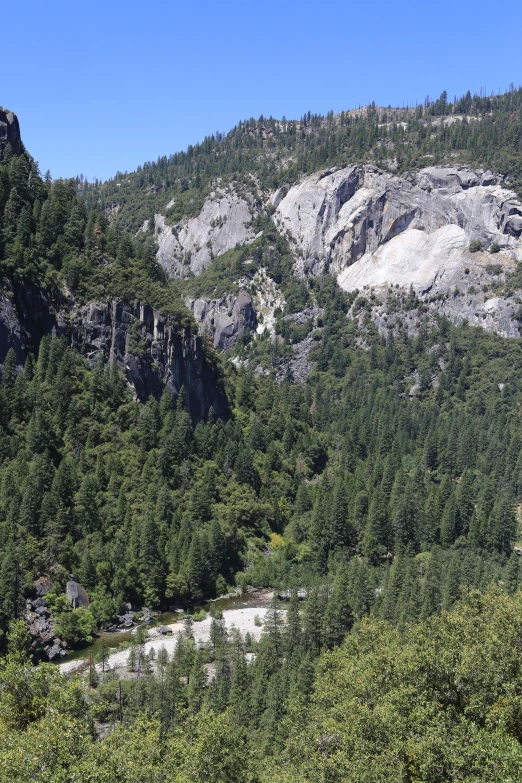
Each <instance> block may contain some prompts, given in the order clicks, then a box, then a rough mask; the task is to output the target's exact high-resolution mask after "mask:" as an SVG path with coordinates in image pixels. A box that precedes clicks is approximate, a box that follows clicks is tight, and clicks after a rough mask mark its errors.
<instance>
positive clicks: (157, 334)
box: [0, 286, 228, 421]
mask: <svg viewBox="0 0 522 783" xmlns="http://www.w3.org/2000/svg"><path fill="white" fill-rule="evenodd" d="M56 310H57V308H56V304H55V306H53V305H52V304H51V302H50V300H49V297H48V295H47V294H46V292H44V291H43V290H42V289H40V288H37V287H35V286H33V287H31V286H27V287H20V288H17V289H15V290H14V291H11V292H9V295H7V293H5V294H3V295H2V296H0V364H3V362H4V360H5V357H6V354H7V352H8V350H9V349H10V348H13V349H14V351H15V353H16V356H17V360H18V364H19V365H23V363H24V359H25V355H26V353H27V352H28V351H31V352H33V353H36V352H37V350H38V345H39V343H40V340H41V338H42V336H43V335H45V334H51V333H53V332H54V333H57V334H60V335H63V336H64V337H65V338H66V339H67V341H68V342H69V344H70V345H72V346H74V347H75V348H77V349H78V350H79V352H80V353H81V354H82V355H83V356H85V357H86V358H87V359H88V360H89V361H90V363H91V364H92V365H94V364H96V362H97V360H98V357H99V356H100V355H103V356H104V358H105V359H106V360H107V361H116V362H117V364H118V365H119V366H120V367H122V368H123V369H124V371H125V374H126V377H127V380H128V381H129V383H130V384H131V385H132V386H133V387H134V389H135V392H136V396H137V397H138V398H139V399H140V400H142V401H144V400H146V399H147V398H148V397H149V395H151V394H153V395H155V396H158V397H159V396H160V395H161V392H162V391H163V388H164V386H165V384H167V385H168V386H169V388H170V389H171V391H172V393H173V395H174V397H176V396H177V394H178V392H179V390H180V388H181V386H185V390H186V395H187V404H188V408H189V411H190V414H191V416H192V418H193V420H194V421H199V420H200V419H201V418H205V417H206V415H207V412H208V410H209V408H210V407H211V406H213V407H214V409H215V411H216V414H217V415H218V416H224V415H226V412H227V407H228V403H227V399H226V395H225V392H224V388H223V384H222V382H221V379H220V378H219V377H218V374H217V371H216V369H215V368H214V367H213V366H212V365H211V364H209V363H208V362H207V360H206V357H205V351H204V347H203V344H202V341H201V338H200V337H198V336H195V335H192V334H191V333H190V332H189V331H187V330H185V331H182V332H180V331H178V330H177V329H176V328H175V326H174V325H172V324H171V323H169V319H168V318H167V317H165V316H164V315H162V314H161V313H160V312H159V311H158V310H155V309H154V308H152V307H149V306H148V305H144V304H142V303H141V302H137V301H136V302H134V303H133V304H130V303H128V302H122V301H113V302H90V303H89V304H88V305H85V306H84V307H77V306H75V305H74V303H72V302H67V301H65V300H64V299H62V301H61V306H60V308H59V309H58V312H56Z"/></svg>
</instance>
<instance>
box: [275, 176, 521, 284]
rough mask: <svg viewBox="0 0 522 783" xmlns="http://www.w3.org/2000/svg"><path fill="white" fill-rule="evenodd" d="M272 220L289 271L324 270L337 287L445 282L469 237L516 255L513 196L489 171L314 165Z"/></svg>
mask: <svg viewBox="0 0 522 783" xmlns="http://www.w3.org/2000/svg"><path fill="white" fill-rule="evenodd" d="M276 220H277V223H278V225H279V228H280V230H282V231H284V232H288V233H289V235H290V236H291V238H292V240H293V242H294V244H295V246H296V248H297V251H298V254H299V260H298V262H297V264H296V270H297V271H298V273H300V274H303V273H311V274H314V275H315V274H319V273H321V272H323V271H325V270H329V271H330V272H332V273H333V274H336V275H337V276H338V281H339V284H340V285H341V286H342V287H343V288H345V289H346V290H353V289H355V288H359V289H360V288H363V287H364V286H389V285H395V284H397V283H398V284H399V285H408V286H409V285H413V286H414V288H415V289H416V290H417V291H418V292H420V293H426V292H428V291H431V292H440V291H448V290H450V288H451V286H452V285H453V284H454V273H455V271H456V270H457V269H458V268H460V267H462V268H463V267H464V266H465V265H466V264H467V263H468V261H469V258H468V255H467V250H468V247H469V245H470V242H471V241H473V240H478V241H479V242H481V243H482V244H483V245H484V246H486V247H489V246H491V245H492V244H493V243H496V244H498V245H499V247H500V249H501V251H502V253H503V254H505V255H506V257H508V258H510V259H513V260H518V259H522V243H521V241H520V237H521V235H522V204H521V203H520V201H519V200H518V199H517V197H516V196H515V194H514V193H512V192H511V191H509V190H507V189H506V188H505V187H503V184H502V178H501V177H499V176H496V175H493V174H491V173H490V172H483V171H469V170H466V169H460V168H459V169H457V168H435V167H433V168H426V169H423V170H421V171H420V172H418V173H417V174H415V175H411V176H409V177H398V176H393V175H391V174H389V173H387V172H384V171H381V170H380V169H377V168H375V167H373V166H366V167H360V166H348V167H344V168H338V169H334V170H331V171H323V172H318V173H316V174H313V175H311V176H309V177H305V178H304V179H303V180H302V181H301V182H300V183H298V184H297V185H295V186H294V187H292V188H291V189H290V190H289V192H288V193H287V195H286V196H285V197H284V198H283V199H282V201H281V202H280V204H279V206H278V207H277V210H276Z"/></svg>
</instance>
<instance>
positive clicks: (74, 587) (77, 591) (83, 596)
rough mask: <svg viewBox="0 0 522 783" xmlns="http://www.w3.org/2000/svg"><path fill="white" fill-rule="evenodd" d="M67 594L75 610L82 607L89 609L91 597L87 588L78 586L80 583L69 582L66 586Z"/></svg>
mask: <svg viewBox="0 0 522 783" xmlns="http://www.w3.org/2000/svg"><path fill="white" fill-rule="evenodd" d="M65 593H66V595H67V598H68V599H69V601H70V602H71V606H72V608H73V609H79V608H80V607H83V608H84V609H87V608H88V606H89V596H88V595H87V592H86V590H85V588H84V587H82V585H80V584H78V582H74V581H73V580H70V581H69V582H67V584H66V585H65Z"/></svg>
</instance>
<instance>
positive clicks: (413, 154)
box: [78, 88, 522, 231]
mask: <svg viewBox="0 0 522 783" xmlns="http://www.w3.org/2000/svg"><path fill="white" fill-rule="evenodd" d="M521 139H522V89H521V88H519V89H516V90H515V89H513V90H512V91H511V92H509V93H505V94H504V95H497V96H490V97H486V96H484V97H481V96H479V95H473V96H472V95H471V93H470V92H468V93H466V95H464V96H463V97H461V98H459V99H458V98H455V99H454V100H453V101H451V100H448V95H447V93H446V92H443V93H442V94H441V96H440V97H439V98H438V99H437V100H430V99H429V98H427V99H426V101H425V103H424V105H421V106H418V107H416V108H410V109H392V108H391V107H388V108H383V107H376V106H375V105H372V106H369V107H367V108H365V109H363V110H353V111H348V112H341V114H338V115H334V114H333V112H330V113H329V114H328V115H326V116H322V115H319V114H311V113H310V112H308V113H306V114H304V115H303V116H302V117H301V118H300V119H299V120H286V119H285V118H282V119H274V118H273V117H269V118H266V117H260V118H259V119H258V120H255V119H250V120H247V121H244V122H241V123H239V124H238V125H237V126H236V127H235V128H233V129H232V130H231V131H230V132H229V133H226V134H223V133H216V134H214V135H212V136H208V137H206V138H205V139H204V140H203V141H202V142H201V143H198V144H194V145H191V146H190V147H188V149H187V150H186V151H185V152H177V153H175V154H173V155H170V156H164V157H161V158H159V159H158V160H157V161H151V162H148V163H145V164H143V166H141V167H139V168H138V170H137V171H136V172H132V173H128V172H125V173H122V172H118V173H117V174H116V176H115V177H114V178H113V179H111V180H109V181H107V182H105V183H98V184H96V185H95V186H94V187H93V186H92V184H89V183H87V182H85V183H80V182H79V181H78V185H79V186H80V189H81V190H82V192H83V194H84V197H85V199H86V200H87V203H93V204H95V205H101V206H104V207H106V208H108V209H109V210H110V211H112V210H113V209H114V208H118V219H119V221H121V223H122V225H124V226H125V227H126V228H130V229H131V230H133V231H137V230H138V229H139V228H140V226H142V224H143V222H144V221H145V220H148V219H149V218H150V217H151V215H153V214H154V213H155V212H156V213H157V212H162V210H163V209H164V207H165V204H166V203H167V201H169V199H174V201H175V204H173V205H172V206H171V208H170V211H169V212H168V213H167V217H168V219H169V221H171V222H172V223H175V222H176V221H178V220H179V219H180V218H182V217H184V216H187V215H195V214H197V212H198V211H199V210H200V209H201V207H202V205H203V201H204V198H205V197H206V196H208V194H209V193H210V192H211V191H212V190H213V189H214V188H215V185H216V181H218V178H221V181H223V182H226V181H227V180H234V181H239V182H241V183H242V184H243V186H244V187H246V188H247V189H248V188H250V187H251V184H252V182H253V181H254V180H257V181H258V183H259V185H260V187H261V190H266V189H270V190H275V189H277V188H279V187H281V186H283V185H286V184H288V183H292V182H294V181H295V180H296V179H298V178H299V177H300V176H302V175H303V174H308V173H311V172H313V171H318V170H319V169H324V168H327V167H332V166H337V165H343V164H346V163H350V164H353V163H375V164H376V165H378V166H381V167H384V168H387V167H390V168H391V169H392V170H394V171H397V172H399V173H403V172H407V171H412V170H414V169H416V168H421V167H422V166H428V165H439V164H449V165H456V164H458V163H461V164H466V165H471V166H473V165H477V166H483V167H485V168H490V169H491V170H492V171H498V172H500V173H501V174H505V175H506V176H508V178H509V179H510V181H511V182H512V183H513V185H514V186H515V189H516V190H517V191H518V192H519V194H520V193H522V157H521V154H522V153H521V151H520V148H521ZM165 196H167V198H165Z"/></svg>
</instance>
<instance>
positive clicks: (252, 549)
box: [0, 90, 522, 783]
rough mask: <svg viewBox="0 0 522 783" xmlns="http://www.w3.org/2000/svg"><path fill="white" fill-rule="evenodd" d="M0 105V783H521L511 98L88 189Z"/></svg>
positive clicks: (305, 130) (264, 135)
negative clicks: (42, 163) (256, 632)
mask: <svg viewBox="0 0 522 783" xmlns="http://www.w3.org/2000/svg"><path fill="white" fill-rule="evenodd" d="M1 112H2V113H0V363H1V364H2V372H1V378H0V770H9V771H8V772H5V774H4V776H3V777H2V780H3V779H4V778H5V779H6V780H9V781H11V780H19V781H23V783H25V781H27V780H28V779H38V780H40V779H46V780H49V781H51V780H53V781H54V780H60V781H72V780H73V779H74V780H77V779H81V780H89V781H90V780H92V781H96V780H102V779H103V780H105V779H111V780H112V779H118V780H121V781H125V783H127V781H138V780H143V781H145V780H147V781H148V780H153V779H154V780H158V781H167V780H175V781H179V783H186V781H188V780H191V781H194V780H197V781H199V780H201V781H203V780H204V781H215V783H225V782H226V783H253V781H265V783H273V782H274V781H281V783H283V781H290V780H292V781H293V780H299V781H303V783H304V782H305V781H310V782H311V781H316V780H319V779H321V780H331V781H341V780H347V779H352V778H353V779H354V780H361V781H362V780H365V781H375V783H377V782H378V781H382V780H388V779H393V780H401V781H402V780H411V781H419V783H420V781H427V780H430V781H437V783H439V781H440V783H443V781H446V780H449V779H452V780H466V781H468V780H473V781H477V783H478V781H485V780H488V781H489V780H498V781H499V782H500V781H503V780H508V779H509V780H511V779H513V780H515V779H517V774H518V773H517V770H518V768H519V766H520V725H521V721H520V712H521V711H520V695H519V685H518V682H519V680H520V654H519V653H520V588H521V587H522V565H521V564H522V559H521V557H520V552H521V551H522V548H521V539H520V531H521V507H522V436H521V432H522V341H521V339H520V337H519V332H518V324H519V322H520V321H521V320H522V316H521V314H520V306H521V305H522V267H521V264H522V258H521V241H522V237H521V216H522V209H521V202H520V198H521V195H522V150H521V146H520V140H521V138H522V91H521V90H518V91H517V90H512V91H510V92H509V93H507V94H506V95H500V96H496V97H492V98H483V97H480V96H471V95H470V94H469V93H468V94H467V95H465V96H464V97H463V98H462V99H459V100H455V101H454V102H453V103H448V100H447V96H446V95H445V94H444V93H443V94H442V95H441V97H440V98H439V99H437V100H436V101H427V102H426V104H425V105H424V106H421V107H417V108H415V109H391V108H384V107H375V106H370V107H366V108H365V109H358V110H356V111H353V112H343V113H341V114H340V115H333V114H332V113H330V114H328V115H327V116H326V117H320V116H317V115H311V114H306V115H304V116H303V117H302V118H301V119H300V120H299V121H288V120H286V119H281V120H274V119H272V118H270V119H265V118H261V119H260V120H256V121H254V120H250V121H248V122H242V123H240V124H239V125H238V126H237V127H236V128H234V129H233V130H232V131H231V132H230V133H229V134H227V135H223V136H222V135H220V134H218V135H217V136H214V137H210V138H208V139H205V140H204V142H202V143H201V144H197V145H194V146H192V147H190V148H189V149H188V150H187V151H186V152H183V153H177V154H176V155H173V156H170V157H169V158H167V157H165V158H160V159H159V160H158V161H157V162H156V163H150V164H144V166H142V167H140V168H139V169H138V171H136V172H133V173H124V174H123V173H121V172H120V173H118V174H117V176H116V177H115V178H114V179H113V180H110V181H108V182H105V183H87V182H85V181H83V180H81V179H77V180H70V181H63V180H57V181H54V182H53V181H52V179H51V177H50V175H49V174H48V175H45V176H44V177H43V178H42V177H41V175H40V173H39V170H38V166H37V164H36V162H35V161H34V159H33V158H32V157H31V155H30V154H29V152H28V151H27V150H26V149H25V147H24V144H23V142H22V140H21V137H20V135H19V125H18V122H17V120H16V117H15V115H14V114H12V113H11V112H7V111H5V112H4V111H3V110H1ZM4 118H5V119H4ZM2 129H3V130H2ZM260 588H262V592H261V596H264V597H265V599H266V590H268V589H270V591H272V592H273V597H272V599H271V602H270V604H269V605H268V606H267V605H266V604H265V605H264V606H263V618H261V616H254V617H253V623H254V625H255V627H256V628H259V627H260V624H261V625H263V633H262V634H261V638H260V640H259V641H256V640H255V639H254V638H252V637H251V636H250V635H246V636H245V637H244V638H242V637H241V634H240V632H239V630H238V629H236V628H229V629H228V630H227V626H226V622H225V618H224V616H223V614H222V613H221V606H222V604H223V601H224V602H225V603H226V602H229V601H230V602H232V603H233V604H234V605H235V607H236V611H237V612H238V613H239V614H241V613H242V612H243V611H244V610H245V608H246V607H243V602H250V606H249V612H252V610H254V611H255V609H256V608H257V606H256V602H257V600H260V601H262V600H263V599H262V597H260V596H259V593H258V592H257V591H258V590H259V589H260ZM220 596H221V597H222V600H221V601H217V602H216V601H214V600H213V599H216V598H219V597H220ZM207 602H208V603H207ZM237 604H239V607H238V606H237ZM207 609H208V613H209V614H210V618H209V619H208V620H207V624H206V627H208V629H209V633H208V638H209V641H208V643H207V644H205V646H204V647H203V648H201V647H200V646H199V645H196V641H195V639H196V638H197V639H201V638H202V634H200V633H198V634H194V632H193V623H194V621H199V620H202V619H203V618H205V619H206V611H207ZM167 612H168V613H169V614H164V613H167ZM178 613H179V615H181V614H182V613H183V617H184V620H183V630H182V632H181V634H180V635H179V636H176V637H175V638H173V639H172V640H171V642H170V643H169V649H170V650H171V652H172V655H170V654H169V653H168V652H167V650H166V648H164V649H163V650H162V649H161V648H159V651H158V654H157V657H155V655H154V654H151V652H152V651H153V650H154V649H155V648H154V647H153V646H152V645H151V644H146V642H147V638H146V637H147V628H146V627H145V625H147V624H149V627H150V624H153V623H154V622H162V623H163V622H168V621H169V620H172V619H173V618H174V617H175V616H177V615H178ZM134 622H135V623H139V624H140V626H141V627H140V628H137V629H136V633H135V634H131V635H129V637H128V638H127V637H122V636H118V635H117V634H116V638H117V641H120V640H122V639H124V638H127V642H128V644H129V652H128V661H127V667H126V668H127V671H125V676H123V677H122V678H121V679H118V674H117V671H116V669H115V667H113V665H112V662H111V654H110V650H109V648H108V645H109V643H113V640H114V636H113V635H112V634H106V633H105V632H106V631H107V630H108V629H113V630H114V626H115V625H116V626H117V631H118V633H119V631H120V630H121V629H122V628H129V627H130V626H132V624H133V623H134ZM174 630H176V631H177V630H179V626H178V625H177V624H176V625H175V626H174ZM151 631H152V633H155V634H163V633H168V628H167V627H164V626H162V627H161V628H159V629H157V630H156V629H154V630H152V629H151ZM95 637H96V640H95ZM156 638H157V639H158V641H159V639H160V637H159V636H157V637H156ZM161 638H163V637H161ZM127 642H125V644H126V643H127ZM93 643H94V644H93ZM70 648H74V650H75V653H76V654H77V655H81V654H82V650H83V651H84V652H87V653H88V654H89V658H86V659H85V661H84V665H85V675H86V676H85V677H84V676H83V675H81V677H80V678H74V679H69V678H68V677H65V676H63V675H62V674H60V670H59V668H58V667H56V666H49V665H47V666H46V665H41V663H42V662H45V661H55V662H56V660H58V661H59V660H60V659H61V658H63V657H65V656H66V655H68V654H69V653H68V651H69V650H70ZM118 655H119V659H120V661H121V658H122V655H123V656H124V655H127V653H125V654H123V651H122V649H121V648H120V650H119V653H118ZM112 661H114V659H112ZM38 663H40V665H35V664H38ZM517 765H518V766H517ZM6 775H7V777H6ZM0 777H1V773H0Z"/></svg>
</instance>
